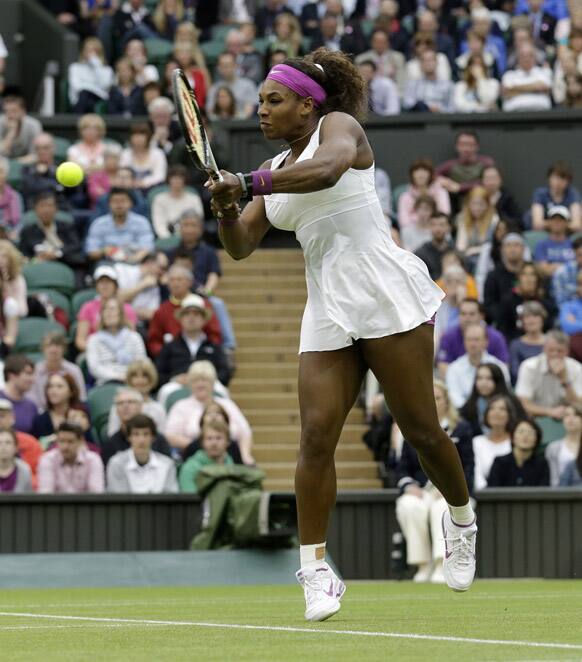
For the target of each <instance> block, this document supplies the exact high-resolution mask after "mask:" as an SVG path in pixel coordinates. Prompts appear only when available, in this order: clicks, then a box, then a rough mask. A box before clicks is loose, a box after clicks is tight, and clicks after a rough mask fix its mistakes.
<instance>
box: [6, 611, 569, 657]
mask: <svg viewBox="0 0 582 662" xmlns="http://www.w3.org/2000/svg"><path fill="white" fill-rule="evenodd" d="M0 616H10V617H20V618H45V619H52V620H60V621H88V622H92V623H128V624H137V625H169V626H187V627H197V628H222V629H225V630H255V631H256V630H263V631H267V632H299V633H301V634H337V635H347V636H353V637H385V638H387V639H416V640H423V641H452V642H455V643H461V644H490V645H495V646H522V647H525V648H559V649H565V650H580V651H582V644H560V643H550V642H544V641H519V640H511V639H478V638H476V637H446V636H439V635H432V634H416V633H404V632H374V631H366V630H327V629H322V628H298V627H285V626H282V625H243V624H240V623H205V622H203V621H163V620H153V619H136V618H106V617H96V616H59V615H55V614H34V613H27V612H18V611H0Z"/></svg>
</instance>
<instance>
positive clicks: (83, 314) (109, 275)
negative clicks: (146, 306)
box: [75, 264, 137, 352]
mask: <svg viewBox="0 0 582 662" xmlns="http://www.w3.org/2000/svg"><path fill="white" fill-rule="evenodd" d="M93 280H94V282H95V289H96V290H97V296H96V297H95V298H94V299H91V300H90V301H87V302H85V303H84V304H83V305H82V306H81V308H80V310H79V314H78V315H77V322H78V324H77V333H76V335H75V346H76V348H77V349H78V350H79V352H84V351H85V350H86V349H87V340H88V338H89V336H90V335H92V334H93V333H95V332H96V331H97V330H98V329H99V323H100V320H101V309H102V306H103V303H105V301H108V300H109V299H115V298H117V295H118V290H119V284H118V280H119V277H118V275H117V272H116V271H115V268H114V267H112V266H111V265H105V264H103V265H101V266H99V267H97V269H95V273H94V274H93ZM123 311H124V315H125V318H126V319H127V321H128V322H129V324H130V326H131V327H132V328H135V326H136V325H137V314H136V312H135V310H133V308H132V307H131V306H130V305H129V304H128V303H126V304H124V306H123Z"/></svg>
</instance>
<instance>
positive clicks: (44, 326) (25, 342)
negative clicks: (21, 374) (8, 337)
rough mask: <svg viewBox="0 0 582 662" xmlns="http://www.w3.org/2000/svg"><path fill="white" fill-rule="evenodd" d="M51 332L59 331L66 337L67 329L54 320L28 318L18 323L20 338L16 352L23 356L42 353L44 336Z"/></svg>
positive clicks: (17, 339)
mask: <svg viewBox="0 0 582 662" xmlns="http://www.w3.org/2000/svg"><path fill="white" fill-rule="evenodd" d="M51 331H59V332H61V333H64V334H65V335H66V333H67V332H66V330H65V328H64V327H63V326H62V325H61V324H59V323H58V322H55V321H54V320H49V319H45V318H43V317H27V318H25V319H21V320H20V321H19V322H18V336H17V337H16V343H15V344H14V351H15V352H19V353H21V354H27V355H28V353H29V352H32V353H38V352H40V346H41V344H42V339H43V338H44V336H45V335H46V334H47V333H49V332H51Z"/></svg>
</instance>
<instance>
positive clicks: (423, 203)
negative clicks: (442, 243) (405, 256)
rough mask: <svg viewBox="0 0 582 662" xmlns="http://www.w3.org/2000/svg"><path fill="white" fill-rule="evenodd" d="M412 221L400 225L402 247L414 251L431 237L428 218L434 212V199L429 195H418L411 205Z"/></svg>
mask: <svg viewBox="0 0 582 662" xmlns="http://www.w3.org/2000/svg"><path fill="white" fill-rule="evenodd" d="M412 211H413V214H414V221H413V222H412V223H408V224H407V225H404V226H401V227H400V241H401V244H402V247H403V248H405V249H406V250H409V251H415V250H416V249H417V248H419V247H420V246H422V244H424V243H425V242H427V241H429V240H430V238H431V232H430V219H431V217H432V215H433V214H434V213H435V212H436V205H435V201H434V200H433V198H432V197H431V196H430V195H420V196H419V197H418V198H416V200H415V201H414V205H413V209H412Z"/></svg>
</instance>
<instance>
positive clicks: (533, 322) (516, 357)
mask: <svg viewBox="0 0 582 662" xmlns="http://www.w3.org/2000/svg"><path fill="white" fill-rule="evenodd" d="M547 318H548V313H547V311H546V309H545V308H544V307H543V305H542V304H541V303H539V302H538V301H526V302H525V303H524V304H523V305H522V306H521V309H520V310H519V322H518V324H517V325H516V326H518V327H519V329H520V330H521V331H522V333H523V335H521V336H519V338H514V339H513V340H512V341H511V343H510V344H509V371H510V373H511V381H512V383H513V384H515V382H516V381H517V375H518V373H519V366H520V365H521V364H522V363H523V362H524V361H525V360H526V359H530V358H532V356H538V355H539V354H541V353H542V352H543V351H544V343H545V340H546V338H545V335H544V325H545V324H546V320H547Z"/></svg>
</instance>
